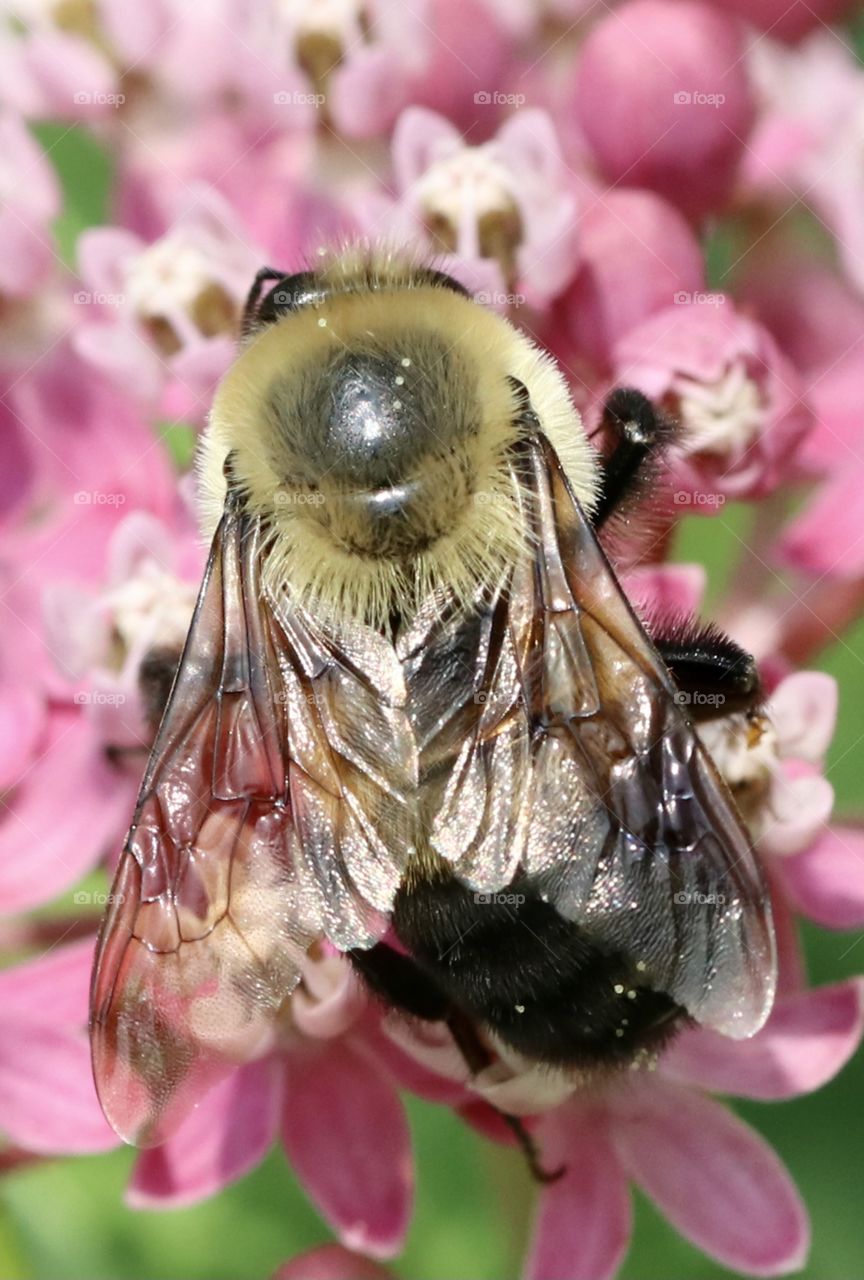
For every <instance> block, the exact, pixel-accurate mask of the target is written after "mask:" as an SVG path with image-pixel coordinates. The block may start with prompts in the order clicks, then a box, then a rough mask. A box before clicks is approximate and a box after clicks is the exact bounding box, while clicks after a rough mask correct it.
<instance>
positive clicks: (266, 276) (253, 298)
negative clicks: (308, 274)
mask: <svg viewBox="0 0 864 1280" xmlns="http://www.w3.org/2000/svg"><path fill="white" fill-rule="evenodd" d="M284 275H285V272H284V271H277V270H276V268H275V267H262V268H261V269H260V271H257V272H256V273H255V279H254V280H253V281H252V288H251V289H250V290H249V292H248V294H247V295H246V301H245V303H244V304H243V316H242V319H241V321H240V333H241V335H242V336H243V337H244V338H245V337H246V335H247V334H249V333H251V332H252V330H253V329H254V327H255V320H256V317H257V311H258V304H259V302H260V301H261V294H262V293H263V291H264V286H265V284H270V282H271V281H272V280H281V279H282V278H283V276H284Z"/></svg>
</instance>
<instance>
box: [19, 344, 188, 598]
mask: <svg viewBox="0 0 864 1280" xmlns="http://www.w3.org/2000/svg"><path fill="white" fill-rule="evenodd" d="M127 391H128V388H127V389H125V390H124V389H123V388H121V387H119V386H117V385H116V384H115V383H113V382H111V381H110V380H109V379H108V378H106V377H104V376H103V375H102V374H100V373H99V372H98V371H96V370H94V369H93V368H92V366H91V365H90V364H88V363H87V362H86V361H84V360H82V359H81V358H80V357H79V356H78V355H77V354H76V353H75V351H74V350H72V349H71V348H70V346H69V342H68V339H67V338H66V335H65V334H61V335H58V336H55V337H54V338H53V340H52V341H49V343H48V345H46V348H45V349H44V350H43V351H42V353H41V356H40V358H39V359H37V360H35V361H33V362H32V363H31V364H30V365H29V367H28V368H27V369H26V371H24V372H22V373H19V374H18V376H16V377H14V378H10V380H9V385H8V387H7V390H6V394H5V397H4V400H3V408H4V409H5V411H6V413H7V415H8V426H9V438H10V439H12V438H13V437H14V443H13V449H14V454H13V457H12V459H11V466H10V472H11V473H12V474H11V477H10V478H9V479H11V481H12V482H13V483H11V484H10V490H11V492H10V495H9V507H8V509H9V512H10V514H15V515H22V514H25V513H26V514H29V513H30V512H32V511H33V509H38V521H36V522H33V523H30V524H29V525H28V526H27V528H26V530H25V529H24V528H23V527H22V528H19V530H18V531H17V533H16V534H15V535H14V537H13V541H12V543H11V544H10V545H9V546H8V547H7V548H6V553H7V555H10V556H15V557H18V558H19V560H20V559H21V557H22V556H24V555H25V554H26V560H25V561H24V563H27V564H30V562H31V561H35V563H34V564H33V565H31V567H30V568H29V569H28V577H30V576H32V575H33V574H34V573H35V574H36V575H37V576H38V575H39V574H40V573H41V574H42V575H44V576H48V575H49V573H50V572H53V571H56V570H57V568H58V565H59V564H60V563H65V564H70V563H71V564H76V559H75V557H76V556H77V557H78V558H79V559H78V562H77V563H78V565H79V572H80V573H82V574H83V575H86V574H87V573H88V572H89V570H90V567H91V565H92V559H91V557H90V555H89V554H88V552H89V551H90V549H91V548H92V549H97V550H98V549H100V548H101V546H102V539H103V537H104V532H105V529H106V528H113V526H114V524H115V523H116V520H117V518H118V515H119V514H121V509H123V508H131V507H135V506H144V507H147V508H148V509H149V510H151V511H153V512H154V513H155V514H157V515H163V516H167V515H169V514H170V513H171V512H172V511H173V510H174V507H175V504H176V491H175V481H174V477H173V475H172V471H171V467H170V463H169V461H168V458H167V456H166V451H165V448H164V446H163V444H162V442H161V441H160V440H159V439H158V437H157V435H156V433H155V431H154V429H153V428H152V426H151V425H150V424H149V423H148V422H147V420H146V419H145V417H144V416H143V414H142V413H141V410H140V407H139V406H138V405H137V404H136V401H135V398H134V397H130V396H129V395H128V394H127ZM64 519H65V520H68V521H69V523H70V525H72V526H74V527H75V529H76V539H79V540H77V541H74V542H73V543H72V544H67V543H66V542H65V540H64V539H63V538H62V537H60V536H59V532H60V531H59V528H58V527H56V526H55V523H54V522H55V521H58V522H62V521H63V520H64ZM90 535H92V541H89V540H88V541H87V542H86V544H85V542H83V541H81V540H80V539H84V538H89V536H90ZM18 539H23V540H24V541H25V542H27V547H26V550H25V546H24V542H19V541H18ZM46 557H47V559H46ZM98 558H99V557H97V559H98Z"/></svg>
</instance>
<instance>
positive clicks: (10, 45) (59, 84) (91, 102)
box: [0, 0, 118, 120]
mask: <svg viewBox="0 0 864 1280" xmlns="http://www.w3.org/2000/svg"><path fill="white" fill-rule="evenodd" d="M15 7H16V9H17V11H18V12H17V14H16V17H17V18H18V21H19V23H20V24H21V25H20V29H19V30H14V28H13V27H12V24H11V23H10V24H9V25H6V24H4V28H3V30H2V31H0V84H2V98H3V100H4V101H6V102H8V103H9V104H10V105H11V106H13V107H14V108H15V109H16V110H17V111H20V112H21V113H22V114H23V115H25V116H36V117H44V116H50V117H59V118H60V119H66V120H69V119H77V118H85V119H87V118H89V119H92V120H95V119H98V118H99V116H102V115H105V114H107V113H108V112H109V111H110V110H111V109H112V107H113V106H114V105H115V104H114V102H113V101H112V98H113V96H114V95H116V93H117V90H118V85H117V76H116V72H115V69H114V67H113V66H112V65H111V61H110V59H109V58H107V57H106V55H105V53H104V51H103V50H102V49H99V48H97V47H96V45H95V44H94V43H93V42H91V40H90V39H89V37H88V35H86V34H83V33H79V32H77V31H75V30H74V26H73V29H72V30H64V29H63V26H62V24H61V23H60V22H57V21H56V16H57V15H56V13H55V12H54V11H53V6H51V5H48V4H44V3H41V0H18V3H17V4H16V6H15Z"/></svg>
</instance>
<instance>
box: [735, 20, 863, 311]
mask: <svg viewBox="0 0 864 1280" xmlns="http://www.w3.org/2000/svg"><path fill="white" fill-rule="evenodd" d="M750 63H751V67H752V72H753V76H754V80H755V82H756V83H757V84H758V86H759V89H760V92H761V97H762V100H763V112H762V116H761V119H760V123H759V126H758V128H757V129H756V130H755V131H754V134H753V137H752V140H751V149H750V154H749V155H748V157H747V161H746V164H745V165H744V166H743V168H742V177H743V179H744V182H745V184H746V185H747V186H748V187H749V188H751V189H753V190H755V191H757V192H758V193H759V194H761V195H763V196H767V197H768V198H770V199H772V200H774V201H779V202H780V203H781V204H783V205H787V206H788V205H790V204H791V203H792V202H793V201H797V200H803V201H805V202H806V203H807V204H808V205H809V206H810V207H811V208H812V209H813V210H815V212H816V213H817V214H818V215H820V217H821V218H823V219H824V220H825V222H826V223H827V224H828V226H829V228H830V229H831V232H832V233H833V236H834V239H835V241H836V247H837V252H838V255H839V256H840V259H841V261H842V264H843V268H844V270H845V272H846V273H847V274H848V276H849V277H850V279H851V280H853V281H854V282H855V284H856V285H857V287H858V288H859V289H861V288H864V217H862V213H861V209H862V199H864V185H862V176H861V174H862V163H861V161H862V155H864V71H862V68H861V65H860V63H859V62H858V59H857V58H856V57H855V54H854V53H853V51H852V50H851V49H850V48H848V47H847V46H845V45H844V43H843V41H842V39H840V38H838V36H837V35H836V33H834V32H833V31H828V30H822V29H820V30H818V31H815V32H813V34H812V35H810V36H808V38H807V39H806V40H805V41H804V42H803V43H802V44H801V45H800V46H799V47H798V48H795V49H786V48H784V47H783V46H781V45H777V44H775V43H774V42H772V41H770V40H760V41H755V42H754V45H753V49H752V52H751V57H750Z"/></svg>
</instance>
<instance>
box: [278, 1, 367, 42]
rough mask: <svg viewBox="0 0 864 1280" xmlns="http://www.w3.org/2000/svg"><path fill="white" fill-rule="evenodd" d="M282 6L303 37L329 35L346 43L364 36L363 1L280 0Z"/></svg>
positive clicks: (295, 29)
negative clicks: (361, 2) (358, 2)
mask: <svg viewBox="0 0 864 1280" xmlns="http://www.w3.org/2000/svg"><path fill="white" fill-rule="evenodd" d="M279 8H280V11H281V13H282V16H283V18H284V19H285V21H286V22H287V23H288V25H289V26H290V27H291V29H292V30H293V31H294V33H295V35H296V36H298V37H300V38H302V37H304V36H327V37H330V38H331V39H333V40H335V41H337V42H338V43H339V44H340V45H342V46H343V47H344V46H345V45H346V44H353V43H354V42H355V41H358V40H361V39H362V38H363V27H362V21H361V19H362V15H363V5H361V4H357V3H356V0H280V4H279Z"/></svg>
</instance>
